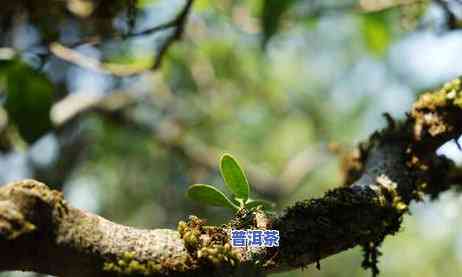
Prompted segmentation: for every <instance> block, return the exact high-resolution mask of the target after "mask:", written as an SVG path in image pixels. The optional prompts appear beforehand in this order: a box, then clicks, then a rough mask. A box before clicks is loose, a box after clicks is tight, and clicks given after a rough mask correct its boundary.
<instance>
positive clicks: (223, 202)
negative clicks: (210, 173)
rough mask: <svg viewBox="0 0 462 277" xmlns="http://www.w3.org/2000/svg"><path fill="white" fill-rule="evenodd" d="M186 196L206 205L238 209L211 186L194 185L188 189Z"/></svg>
mask: <svg viewBox="0 0 462 277" xmlns="http://www.w3.org/2000/svg"><path fill="white" fill-rule="evenodd" d="M187 195H188V197H189V198H191V199H193V200H195V201H197V202H201V203H206V204H209V205H212V206H219V207H226V208H231V209H236V210H237V209H239V207H238V206H236V205H235V204H233V202H231V200H229V199H228V197H226V195H225V194H224V193H223V192H221V191H220V190H219V189H217V188H215V187H214V186H211V185H205V184H195V185H192V186H190V187H189V189H188V192H187Z"/></svg>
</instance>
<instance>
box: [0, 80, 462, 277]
mask: <svg viewBox="0 0 462 277" xmlns="http://www.w3.org/2000/svg"><path fill="white" fill-rule="evenodd" d="M461 133H462V86H461V80H460V79H456V80H454V81H452V82H450V83H448V84H446V85H444V87H442V88H441V89H439V90H436V91H433V92H429V93H426V94H423V95H422V96H421V97H420V98H419V99H418V100H417V101H416V102H415V104H414V105H413V107H412V110H411V111H410V112H409V114H408V115H407V119H406V120H405V121H403V122H399V123H398V122H394V121H393V120H392V119H390V120H389V126H388V127H387V128H385V129H384V130H382V131H380V132H376V133H374V134H373V135H372V136H371V137H370V139H369V140H368V141H367V142H366V143H363V144H361V145H360V146H359V148H358V151H359V155H358V156H357V158H356V159H355V161H354V163H355V166H353V167H351V168H349V169H347V173H348V175H349V176H350V178H348V180H350V181H351V184H350V183H348V184H349V185H345V186H342V187H339V188H336V189H333V190H331V191H329V192H327V193H326V194H325V195H324V196H323V197H321V198H318V199H311V200H305V201H301V202H297V203H295V204H294V205H292V206H290V207H288V208H287V209H286V210H285V212H284V213H282V214H281V215H271V214H267V213H265V212H264V211H262V210H259V209H256V210H252V211H247V210H240V211H238V212H237V213H236V214H235V215H234V217H233V219H232V220H230V222H228V223H227V224H225V225H223V226H220V227H213V226H206V225H205V222H204V221H203V220H201V219H198V218H197V217H194V216H193V217H191V218H190V220H189V221H188V222H182V221H180V222H179V223H178V230H176V231H174V230H165V229H157V230H139V229H135V228H131V227H126V226H121V225H118V224H115V223H112V222H110V221H108V220H105V219H103V218H101V217H99V216H96V215H93V214H90V213H87V212H84V211H81V210H78V209H75V208H72V207H70V206H69V205H68V204H67V203H66V202H65V201H64V200H63V198H62V196H61V194H60V193H59V192H57V191H53V190H50V189H49V188H48V187H47V186H45V185H44V184H41V183H39V182H36V181H33V180H25V181H21V182H17V183H13V184H9V185H7V186H4V187H2V188H0V249H2V251H1V253H0V255H1V259H0V270H18V269H20V270H30V271H36V272H42V273H48V274H54V275H59V276H119V275H126V276H139V275H146V276H203V275H207V276H265V275H266V274H267V273H270V272H276V271H283V270H288V269H293V268H297V267H301V266H306V265H309V264H311V263H314V262H318V261H319V260H320V259H322V258H325V257H328V256H330V255H334V254H336V253H339V252H341V251H344V250H347V249H349V248H351V247H354V246H357V245H369V246H371V245H372V246H375V245H378V244H380V242H381V241H382V240H383V239H384V238H385V237H386V236H387V235H393V234H394V233H396V232H397V231H398V230H399V229H400V226H401V221H402V218H403V215H404V214H405V213H406V211H407V209H408V204H409V203H410V202H411V201H412V200H421V199H422V196H423V195H424V194H427V195H430V196H431V197H433V198H435V197H437V196H438V194H439V193H440V192H442V191H445V190H447V189H449V187H450V185H451V184H452V183H451V182H452V181H453V180H454V178H453V177H454V175H453V174H449V173H451V172H454V170H455V166H454V165H453V163H452V162H450V161H449V160H447V159H445V158H442V157H438V156H436V154H435V151H436V149H437V148H438V147H439V146H440V145H442V144H443V143H445V142H446V141H448V140H451V139H453V138H456V137H458V136H459V135H460V134H461ZM251 228H260V229H277V230H279V232H280V235H281V240H280V247H279V248H259V249H251V248H249V249H246V248H232V247H231V246H230V244H229V239H228V233H229V231H230V230H231V229H251Z"/></svg>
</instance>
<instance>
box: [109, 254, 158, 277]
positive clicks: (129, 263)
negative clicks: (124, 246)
mask: <svg viewBox="0 0 462 277" xmlns="http://www.w3.org/2000/svg"><path fill="white" fill-rule="evenodd" d="M135 255H136V253H135V252H124V253H123V255H122V257H121V258H120V259H118V260H117V261H115V262H109V261H108V262H105V263H104V267H103V270H104V271H109V272H115V273H117V274H119V275H144V276H147V275H156V274H159V273H161V269H162V265H161V264H158V263H154V262H152V261H147V262H140V261H138V260H136V259H135Z"/></svg>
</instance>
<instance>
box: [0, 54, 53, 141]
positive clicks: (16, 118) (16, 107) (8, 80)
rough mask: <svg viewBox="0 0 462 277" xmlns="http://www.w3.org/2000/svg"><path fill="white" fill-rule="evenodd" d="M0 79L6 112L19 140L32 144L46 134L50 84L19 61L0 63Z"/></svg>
mask: <svg viewBox="0 0 462 277" xmlns="http://www.w3.org/2000/svg"><path fill="white" fill-rule="evenodd" d="M0 79H1V80H3V84H4V88H5V91H6V101H5V110H6V111H7V112H8V118H9V119H10V120H11V121H12V122H13V123H14V124H15V125H16V127H17V129H18V131H19V133H20V134H21V137H22V138H23V139H24V140H25V141H26V142H28V143H33V142H35V141H36V140H38V139H39V138H40V137H41V136H43V135H44V134H45V133H47V132H49V131H50V130H51V128H52V123H51V119H50V110H51V107H52V104H53V91H54V87H53V84H52V83H51V82H50V80H48V78H47V77H46V76H45V75H44V74H42V73H40V72H38V71H36V70H34V69H33V68H31V67H30V66H29V65H27V64H25V63H23V62H21V61H20V60H18V59H13V60H10V61H7V62H3V63H2V65H1V67H0Z"/></svg>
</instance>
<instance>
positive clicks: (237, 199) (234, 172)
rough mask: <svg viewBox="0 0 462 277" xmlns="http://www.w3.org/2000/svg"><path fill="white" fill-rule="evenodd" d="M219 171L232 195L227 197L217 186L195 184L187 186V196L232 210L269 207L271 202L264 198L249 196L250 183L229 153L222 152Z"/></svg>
mask: <svg viewBox="0 0 462 277" xmlns="http://www.w3.org/2000/svg"><path fill="white" fill-rule="evenodd" d="M220 172H221V176H222V177H223V180H224V181H225V185H226V188H228V189H229V190H230V191H231V193H232V197H231V198H229V197H228V196H226V194H225V193H223V192H222V191H221V190H219V189H218V188H216V187H214V186H211V185H206V184H195V185H192V186H190V187H189V188H188V192H187V195H188V197H189V198H191V199H193V200H195V201H198V202H201V203H204V204H208V205H212V206H219V207H225V208H230V209H232V210H234V211H236V210H239V209H243V208H245V209H251V208H254V207H257V206H262V207H263V208H264V209H271V208H272V206H273V204H272V203H271V202H269V201H265V200H257V199H252V198H249V194H250V185H249V182H248V181H247V177H246V176H245V173H244V170H243V169H242V167H241V166H240V165H239V163H238V162H237V160H236V159H235V158H234V157H233V156H232V155H231V154H228V153H226V154H223V156H221V159H220Z"/></svg>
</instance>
